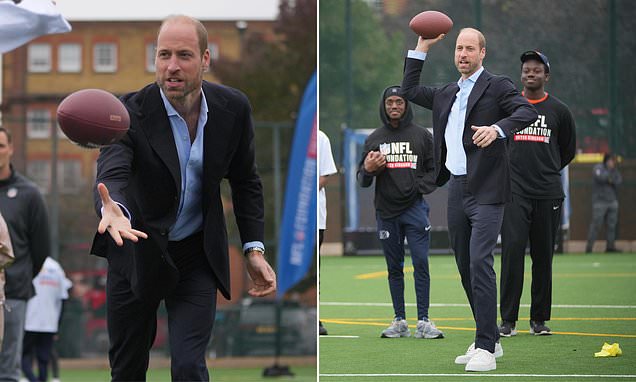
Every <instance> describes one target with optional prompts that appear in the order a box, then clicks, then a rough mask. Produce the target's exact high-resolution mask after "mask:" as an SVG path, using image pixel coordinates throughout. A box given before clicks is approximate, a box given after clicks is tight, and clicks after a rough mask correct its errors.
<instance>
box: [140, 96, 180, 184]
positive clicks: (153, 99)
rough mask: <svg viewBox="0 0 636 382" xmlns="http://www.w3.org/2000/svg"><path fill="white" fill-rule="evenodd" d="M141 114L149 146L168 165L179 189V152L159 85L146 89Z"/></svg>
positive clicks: (142, 126)
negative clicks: (146, 93)
mask: <svg viewBox="0 0 636 382" xmlns="http://www.w3.org/2000/svg"><path fill="white" fill-rule="evenodd" d="M141 114H142V115H141V117H140V122H141V128H142V130H143V132H144V134H145V135H146V137H147V138H148V142H149V143H150V146H151V147H152V149H153V150H154V151H155V152H156V153H157V155H158V156H159V158H161V160H162V161H163V162H164V163H165V165H166V167H168V170H169V171H170V175H172V178H173V179H174V181H175V186H176V189H177V190H181V170H180V166H179V154H178V153H177V146H176V145H175V143H174V135H173V134H172V127H171V126H170V121H169V120H168V117H167V113H166V109H165V107H164V106H163V100H162V99H161V95H160V94H159V87H157V86H152V87H151V88H150V89H149V90H148V95H147V96H146V98H145V99H144V103H143V105H142V106H141Z"/></svg>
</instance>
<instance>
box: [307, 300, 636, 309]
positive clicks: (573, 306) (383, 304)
mask: <svg viewBox="0 0 636 382" xmlns="http://www.w3.org/2000/svg"><path fill="white" fill-rule="evenodd" d="M320 305H324V306H393V305H392V304H391V303H390V302H335V301H320ZM405 305H406V306H416V304H414V303H406V304H405ZM430 306H431V307H437V308H442V307H460V308H468V307H470V305H468V304H431V305H430ZM497 306H499V304H497ZM520 306H522V307H524V308H529V307H530V304H521V305H520ZM552 307H553V308H564V309H636V305H569V304H565V305H558V304H556V305H555V304H553V305H552Z"/></svg>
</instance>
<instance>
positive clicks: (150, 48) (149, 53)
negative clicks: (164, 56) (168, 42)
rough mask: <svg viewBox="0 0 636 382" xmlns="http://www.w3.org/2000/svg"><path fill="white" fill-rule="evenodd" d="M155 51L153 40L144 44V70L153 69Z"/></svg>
mask: <svg viewBox="0 0 636 382" xmlns="http://www.w3.org/2000/svg"><path fill="white" fill-rule="evenodd" d="M156 51H157V44H155V43H154V42H152V43H149V44H146V71H147V72H153V73H154V71H155V55H156Z"/></svg>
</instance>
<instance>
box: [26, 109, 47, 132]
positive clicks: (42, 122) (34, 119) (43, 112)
mask: <svg viewBox="0 0 636 382" xmlns="http://www.w3.org/2000/svg"><path fill="white" fill-rule="evenodd" d="M50 136H51V112H50V111H49V110H48V109H31V110H28V111H27V137H28V138H33V139H43V138H44V139H45V138H49V137H50Z"/></svg>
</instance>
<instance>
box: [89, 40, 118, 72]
mask: <svg viewBox="0 0 636 382" xmlns="http://www.w3.org/2000/svg"><path fill="white" fill-rule="evenodd" d="M93 69H94V70H95V71H96V72H98V73H109V72H115V71H116V70H117V45H115V44H113V43H99V44H95V46H94V47H93Z"/></svg>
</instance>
